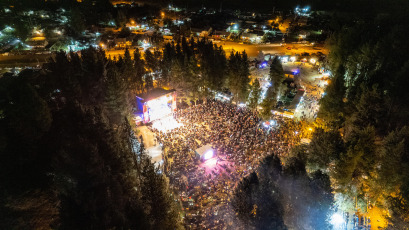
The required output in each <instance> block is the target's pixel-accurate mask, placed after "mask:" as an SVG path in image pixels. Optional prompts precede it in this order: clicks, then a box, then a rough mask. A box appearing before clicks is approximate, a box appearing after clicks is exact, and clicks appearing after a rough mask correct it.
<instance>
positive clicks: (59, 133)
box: [0, 48, 182, 229]
mask: <svg viewBox="0 0 409 230" xmlns="http://www.w3.org/2000/svg"><path fill="white" fill-rule="evenodd" d="M135 55H137V54H135ZM126 61H127V59H120V60H116V61H113V60H109V59H107V58H106V56H105V53H104V52H103V51H101V50H96V49H93V48H90V49H87V50H83V51H82V52H81V55H79V54H76V53H67V54H66V53H63V52H60V53H57V54H56V55H55V57H54V58H53V59H52V60H50V62H49V63H47V64H46V65H45V66H44V68H43V69H42V70H41V71H32V70H24V71H22V72H21V73H20V74H19V75H18V76H11V75H6V76H4V77H2V78H1V79H0V98H1V99H0V127H1V128H0V155H1V158H2V160H1V161H0V172H1V176H0V191H1V194H2V196H1V198H0V227H1V228H2V229H50V228H59V229H115V228H121V229H122V228H124V229H180V228H181V226H182V225H181V220H180V216H179V214H178V212H179V211H178V205H177V204H176V203H175V198H174V197H173V196H172V193H170V192H169V191H168V184H167V180H166V178H165V177H164V176H163V175H162V174H160V173H159V172H158V171H157V169H155V167H154V166H153V164H152V163H151V161H150V158H149V157H148V156H147V155H146V153H145V152H144V148H143V145H142V144H140V143H139V142H138V140H137V139H135V136H134V133H133V129H132V128H131V126H130V122H129V121H130V119H129V111H130V110H131V106H130V105H131V103H130V98H131V96H130V95H131V94H132V91H131V90H130V89H131V87H132V89H134V88H133V86H132V85H133V84H137V83H138V82H139V80H138V77H139V76H141V75H139V73H135V75H132V76H128V78H125V77H124V76H125V75H124V73H125V72H126V71H127V68H126V64H125V63H126ZM136 61H138V59H137V58H136ZM133 64H134V65H137V64H135V63H133ZM141 71H142V70H141ZM136 87H138V86H136Z"/></svg>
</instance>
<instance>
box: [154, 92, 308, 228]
mask: <svg viewBox="0 0 409 230" xmlns="http://www.w3.org/2000/svg"><path fill="white" fill-rule="evenodd" d="M173 116H174V118H175V119H176V120H177V121H178V122H179V123H181V124H182V126H180V127H177V128H175V129H172V130H168V131H167V132H162V131H159V130H157V129H155V128H152V131H153V132H154V133H155V135H156V138H157V141H158V142H159V143H160V144H161V145H162V149H163V158H164V165H163V171H164V173H165V174H166V175H167V176H168V178H169V182H170V186H171V188H172V189H173V191H175V193H177V194H178V197H179V201H180V203H181V205H182V207H183V215H184V218H185V223H186V227H187V228H188V229H198V228H200V229H240V226H238V225H237V223H238V222H237V221H235V219H234V218H235V214H234V211H233V210H232V207H231V205H230V203H229V198H230V197H231V195H232V192H233V191H234V187H235V185H236V184H237V183H238V182H239V181H240V180H241V179H242V178H243V177H245V176H246V175H248V174H249V173H251V172H252V171H254V170H256V168H257V165H258V163H259V162H260V160H262V159H263V158H264V157H265V156H266V155H268V154H277V155H281V156H282V155H285V154H287V153H288V150H289V148H291V147H292V146H294V145H296V144H297V143H298V142H299V141H300V139H301V135H300V129H301V127H300V123H296V122H294V121H293V120H290V119H287V118H283V117H273V120H271V121H270V122H268V123H264V122H262V121H261V120H260V118H259V116H258V113H257V112H253V111H250V110H248V109H246V108H242V107H239V106H236V105H233V104H230V103H225V102H221V101H216V100H207V101H205V102H204V103H202V104H198V105H194V106H191V107H188V108H187V109H182V110H178V111H176V112H175V113H174V114H173ZM204 145H211V146H212V148H213V149H214V150H215V153H216V156H215V157H214V158H212V159H209V160H206V161H203V159H200V157H199V156H198V155H197V153H196V152H195V150H196V149H198V148H200V147H202V146H204Z"/></svg>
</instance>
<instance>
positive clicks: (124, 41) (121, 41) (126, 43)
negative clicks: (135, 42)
mask: <svg viewBox="0 0 409 230" xmlns="http://www.w3.org/2000/svg"><path fill="white" fill-rule="evenodd" d="M114 42H115V44H116V45H115V47H119V48H126V47H131V46H132V38H115V39H114Z"/></svg>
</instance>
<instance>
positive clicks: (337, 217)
mask: <svg viewBox="0 0 409 230" xmlns="http://www.w3.org/2000/svg"><path fill="white" fill-rule="evenodd" d="M344 223H345V220H344V218H343V217H342V215H341V214H339V213H334V214H333V215H332V216H331V224H332V225H333V226H334V229H342V227H343V225H344Z"/></svg>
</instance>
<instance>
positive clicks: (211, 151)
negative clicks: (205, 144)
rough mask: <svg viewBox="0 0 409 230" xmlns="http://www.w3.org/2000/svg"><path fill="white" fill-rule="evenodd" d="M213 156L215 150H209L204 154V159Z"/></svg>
mask: <svg viewBox="0 0 409 230" xmlns="http://www.w3.org/2000/svg"><path fill="white" fill-rule="evenodd" d="M212 157H213V150H209V151H207V152H206V153H205V154H204V155H203V159H204V160H209V159H210V158H212Z"/></svg>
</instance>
